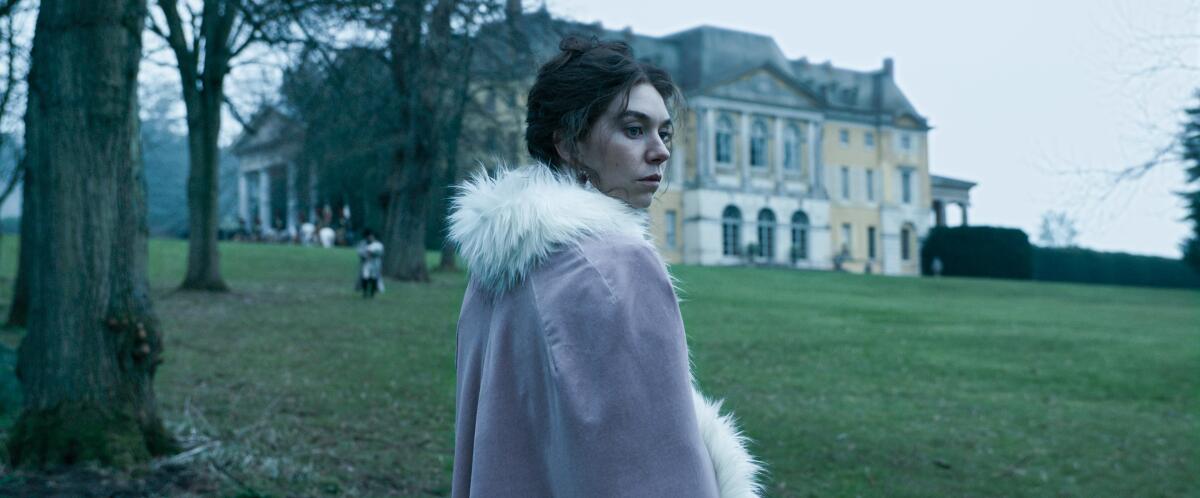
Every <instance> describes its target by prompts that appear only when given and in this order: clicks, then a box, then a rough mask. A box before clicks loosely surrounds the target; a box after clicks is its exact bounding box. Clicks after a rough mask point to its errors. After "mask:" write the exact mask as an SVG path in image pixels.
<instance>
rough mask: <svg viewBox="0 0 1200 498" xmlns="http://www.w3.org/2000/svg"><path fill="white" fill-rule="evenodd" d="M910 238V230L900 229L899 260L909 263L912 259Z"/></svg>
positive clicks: (906, 228)
mask: <svg viewBox="0 0 1200 498" xmlns="http://www.w3.org/2000/svg"><path fill="white" fill-rule="evenodd" d="M911 237H912V230H909V228H908V227H904V228H901V229H900V259H902V260H904V261H909V260H911V259H912V245H911V244H912V242H910V241H909V239H910V238H911Z"/></svg>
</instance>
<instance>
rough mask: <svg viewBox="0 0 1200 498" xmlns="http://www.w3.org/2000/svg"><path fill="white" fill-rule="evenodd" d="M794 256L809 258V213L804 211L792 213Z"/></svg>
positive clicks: (796, 257)
mask: <svg viewBox="0 0 1200 498" xmlns="http://www.w3.org/2000/svg"><path fill="white" fill-rule="evenodd" d="M792 258H793V259H796V260H800V259H808V215H806V214H804V211H796V213H795V214H793V215H792Z"/></svg>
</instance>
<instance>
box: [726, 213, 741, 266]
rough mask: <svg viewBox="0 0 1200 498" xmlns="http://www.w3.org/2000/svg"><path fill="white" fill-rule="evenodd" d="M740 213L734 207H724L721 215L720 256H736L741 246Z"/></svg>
mask: <svg viewBox="0 0 1200 498" xmlns="http://www.w3.org/2000/svg"><path fill="white" fill-rule="evenodd" d="M741 231H742V211H741V210H740V209H738V208H737V207H735V206H726V207H725V211H724V212H722V213H721V254H723V255H725V256H737V255H738V254H740V253H741V251H740V250H739V249H738V248H739V246H740V244H741V240H742V238H741Z"/></svg>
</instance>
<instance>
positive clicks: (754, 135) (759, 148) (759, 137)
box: [750, 120, 767, 167]
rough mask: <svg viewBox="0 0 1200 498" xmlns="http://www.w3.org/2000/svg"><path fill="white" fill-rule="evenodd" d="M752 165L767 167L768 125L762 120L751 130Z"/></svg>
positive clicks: (755, 123) (756, 122)
mask: <svg viewBox="0 0 1200 498" xmlns="http://www.w3.org/2000/svg"><path fill="white" fill-rule="evenodd" d="M750 165H751V166H755V167H764V166H766V165H767V124H766V123H764V122H763V121H762V120H758V121H755V122H754V126H752V127H751V128H750Z"/></svg>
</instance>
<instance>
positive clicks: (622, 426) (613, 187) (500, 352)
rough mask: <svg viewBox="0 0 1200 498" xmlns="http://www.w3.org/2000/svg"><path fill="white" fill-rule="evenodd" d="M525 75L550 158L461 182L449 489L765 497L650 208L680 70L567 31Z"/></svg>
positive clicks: (489, 493)
mask: <svg viewBox="0 0 1200 498" xmlns="http://www.w3.org/2000/svg"><path fill="white" fill-rule="evenodd" d="M559 48H560V51H559V53H558V54H557V55H556V56H555V57H553V58H552V59H550V61H549V62H547V63H546V64H545V65H543V66H542V67H541V69H539V71H538V75H537V78H536V80H535V81H534V83H533V88H532V89H530V91H529V97H528V115H527V117H526V128H525V143H526V146H527V148H528V150H529V153H530V155H531V156H532V157H533V158H534V159H535V160H536V161H539V164H533V165H530V166H526V167H523V168H518V169H505V168H500V169H499V170H498V171H497V172H496V173H495V175H494V176H493V177H489V176H487V175H484V174H480V175H478V176H476V177H475V178H474V179H472V180H470V181H468V182H466V183H465V184H464V185H463V186H462V187H461V189H460V191H459V195H458V196H457V197H456V199H455V201H454V208H453V210H452V213H451V214H450V220H449V224H450V237H451V238H452V239H453V240H454V242H455V243H456V244H457V245H458V247H459V251H460V253H461V255H462V257H463V259H464V260H466V261H467V266H468V267H469V268H470V271H471V278H470V283H469V284H468V287H467V291H466V296H465V297H464V299H463V304H462V311H461V315H460V318H459V322H458V333H457V337H458V341H457V361H456V365H457V369H458V377H457V379H458V380H457V386H458V387H457V389H456V399H455V402H456V416H455V432H456V437H455V448H454V453H455V455H454V460H453V461H454V470H453V479H452V485H451V496H452V497H453V498H467V497H497V498H518V497H534V496H537V497H542V496H547V497H548V496H559V497H567V496H573V497H667V496H670V497H688V498H717V497H722V498H732V497H738V498H742V497H755V496H758V494H759V492H760V487H759V485H758V484H756V482H755V479H756V477H755V476H756V474H757V473H758V470H759V464H758V463H757V462H756V461H755V460H754V459H753V458H752V457H751V456H750V454H749V453H748V452H747V451H746V449H745V446H744V440H743V439H742V438H741V437H740V436H739V432H738V429H737V428H736V427H735V426H734V424H733V421H732V418H731V417H722V416H720V414H719V412H718V409H719V407H720V403H719V402H715V403H714V402H711V401H709V400H708V399H707V398H705V397H704V396H702V395H701V394H700V392H699V391H698V390H697V389H696V387H695V384H694V382H693V378H692V376H691V375H690V372H689V370H690V368H689V361H688V349H687V338H686V335H685V333H684V328H683V320H682V319H681V317H680V314H679V305H678V301H677V296H676V295H675V292H674V289H673V287H672V286H671V277H670V276H669V275H668V273H667V269H666V265H665V264H664V263H663V260H662V258H661V256H660V255H659V254H658V252H657V251H656V250H655V248H654V245H653V244H651V243H650V242H649V241H648V234H647V229H646V211H645V210H646V209H647V208H648V207H649V206H650V203H651V201H653V200H654V194H655V192H657V191H658V188H659V183H660V182H661V180H662V176H663V170H664V168H665V167H666V165H667V160H668V159H669V158H670V155H671V153H670V143H671V134H672V132H673V125H672V123H671V115H670V113H669V112H668V108H667V101H668V100H670V101H675V100H676V99H677V98H678V97H679V96H680V94H679V90H678V89H677V88H676V87H675V85H674V84H673V83H672V82H671V78H670V76H669V75H668V74H667V73H666V72H665V71H663V70H662V69H659V68H657V67H654V66H652V65H650V64H649V63H647V62H642V61H638V60H637V59H636V58H634V56H633V53H632V50H630V48H629V45H627V44H625V43H622V42H610V41H598V40H596V39H591V40H588V39H580V38H567V39H565V40H563V41H562V43H561V45H560V47H559Z"/></svg>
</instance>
